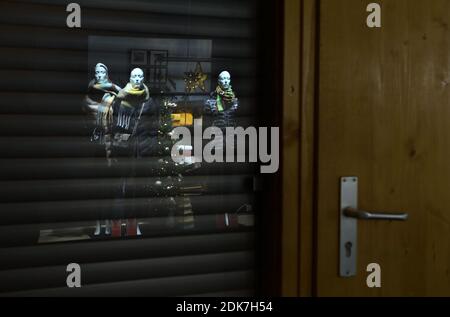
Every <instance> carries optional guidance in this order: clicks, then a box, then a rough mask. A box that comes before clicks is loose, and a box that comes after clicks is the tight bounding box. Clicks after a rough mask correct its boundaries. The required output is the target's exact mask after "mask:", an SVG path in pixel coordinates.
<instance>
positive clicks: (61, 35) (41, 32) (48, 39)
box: [0, 22, 257, 59]
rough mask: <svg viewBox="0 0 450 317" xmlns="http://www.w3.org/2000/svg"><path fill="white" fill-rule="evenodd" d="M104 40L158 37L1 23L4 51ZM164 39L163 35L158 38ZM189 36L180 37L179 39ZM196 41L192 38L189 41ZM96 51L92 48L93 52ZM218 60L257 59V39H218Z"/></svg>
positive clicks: (78, 47) (118, 47) (77, 46)
mask: <svg viewBox="0 0 450 317" xmlns="http://www.w3.org/2000/svg"><path fill="white" fill-rule="evenodd" d="M92 35H99V36H100V35H101V36H119V35H121V36H124V35H126V36H140V37H144V36H145V37H155V35H154V34H153V35H152V34H130V33H123V32H112V31H107V30H105V31H96V32H93V31H88V30H84V29H79V30H76V31H74V30H69V29H68V28H63V29H55V28H51V27H43V26H24V25H11V24H2V23H1V22H0V38H1V39H2V41H0V47H1V46H4V47H17V48H27V49H30V48H35V49H37V48H44V49H50V48H52V49H66V50H68V49H70V50H75V51H83V52H84V53H85V54H87V52H88V50H89V46H88V37H89V36H92ZM156 37H161V35H159V36H156ZM180 37H181V38H184V37H185V36H177V38H180ZM189 38H192V37H189ZM124 49H125V50H126V49H129V47H128V46H127V43H121V42H115V43H114V45H109V46H108V45H105V46H104V48H103V50H102V51H106V52H108V53H112V52H116V51H123V50H124ZM90 50H91V51H92V48H91V49H90ZM212 55H213V56H214V57H215V58H238V59H239V58H254V57H255V56H256V55H257V52H256V43H255V41H254V40H253V39H245V40H244V39H221V38H214V41H213V54H212Z"/></svg>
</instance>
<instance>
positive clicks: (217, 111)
mask: <svg viewBox="0 0 450 317" xmlns="http://www.w3.org/2000/svg"><path fill="white" fill-rule="evenodd" d="M217 83H218V85H217V88H216V90H215V91H214V92H212V93H211V98H210V99H208V100H207V101H206V111H207V112H209V113H211V114H213V115H216V116H217V118H216V119H215V120H214V122H213V126H216V127H219V128H223V127H227V126H234V115H235V112H236V111H237V110H238V108H239V100H238V98H236V95H235V93H234V91H233V89H232V86H231V75H230V73H229V72H227V71H223V72H221V73H220V74H219V77H218V80H217Z"/></svg>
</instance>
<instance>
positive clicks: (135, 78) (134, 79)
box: [130, 68, 144, 89]
mask: <svg viewBox="0 0 450 317" xmlns="http://www.w3.org/2000/svg"><path fill="white" fill-rule="evenodd" d="M130 83H131V86H132V87H133V88H135V89H137V88H142V85H143V84H144V71H143V70H142V69H140V68H135V69H133V70H132V71H131V76H130Z"/></svg>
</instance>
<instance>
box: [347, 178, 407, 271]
mask: <svg viewBox="0 0 450 317" xmlns="http://www.w3.org/2000/svg"><path fill="white" fill-rule="evenodd" d="M407 219H408V214H406V213H387V212H370V211H364V210H359V209H358V178H357V177H342V178H341V206H340V247H339V248H340V251H339V257H340V260H339V263H340V268H339V271H340V276H341V277H352V276H355V275H356V272H357V269H356V264H357V263H356V259H357V255H358V253H357V250H358V249H357V245H358V241H357V240H358V220H388V221H406V220H407Z"/></svg>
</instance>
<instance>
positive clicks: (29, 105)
mask: <svg viewBox="0 0 450 317" xmlns="http://www.w3.org/2000/svg"><path fill="white" fill-rule="evenodd" d="M84 98H85V94H65V93H61V94H56V93H55V94H49V93H30V92H28V93H26V92H20V93H18V92H0V113H1V114H22V116H24V117H25V115H84V116H86V114H85V113H84V112H83V110H82V107H81V104H82V102H83V99H84ZM18 100H20V103H18V102H17V101H18ZM61 104H64V107H61ZM192 108H194V107H192ZM239 108H240V109H239V111H238V113H237V116H253V115H255V114H257V106H256V100H255V99H254V98H249V97H245V96H244V97H241V96H239ZM188 109H189V108H188ZM0 118H1V117H0ZM50 118H51V117H50ZM75 118H77V117H76V116H75Z"/></svg>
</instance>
